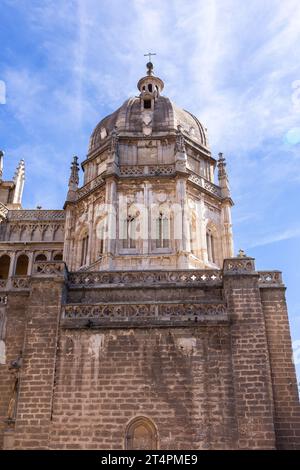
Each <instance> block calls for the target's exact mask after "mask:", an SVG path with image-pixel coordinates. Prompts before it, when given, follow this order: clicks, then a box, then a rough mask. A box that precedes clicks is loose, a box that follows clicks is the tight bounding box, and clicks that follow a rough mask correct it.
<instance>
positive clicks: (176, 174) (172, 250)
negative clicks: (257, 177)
mask: <svg viewBox="0 0 300 470" xmlns="http://www.w3.org/2000/svg"><path fill="white" fill-rule="evenodd" d="M137 86H138V90H139V96H136V97H132V98H129V99H128V100H126V101H125V102H124V104H123V105H122V106H121V107H120V108H119V109H117V110H116V111H115V112H114V113H112V114H111V115H109V116H107V117H105V118H104V119H102V120H101V121H100V122H99V124H98V125H97V126H96V128H95V130H94V131H93V133H92V135H91V138H90V143H89V149H88V154H87V158H86V159H85V160H84V161H83V162H82V169H83V171H84V184H83V186H82V187H81V188H79V187H78V182H79V178H78V173H79V166H78V163H77V157H75V158H74V161H73V163H72V167H71V176H70V180H69V191H68V196H67V200H66V203H65V209H66V231H65V244H64V260H65V261H66V263H67V266H68V267H69V269H71V270H73V271H74V270H89V269H91V270H93V271H95V270H98V269H99V270H109V269H135V270H136V269H183V268H217V267H218V268H221V267H222V265H223V260H224V259H225V258H229V257H232V256H233V242H232V228H231V206H232V204H233V203H232V200H231V198H230V191H229V185H228V178H227V173H226V163H225V159H224V158H223V156H222V154H219V160H218V162H217V161H216V159H214V158H213V156H212V154H211V151H210V148H209V144H208V138H207V134H206V129H205V127H204V126H203V125H202V124H201V123H200V122H199V120H198V119H197V118H196V117H195V116H193V115H192V114H191V113H189V112H188V111H185V110H183V109H181V108H179V107H177V106H176V105H175V104H174V103H173V102H172V101H171V100H170V99H169V98H167V97H165V96H163V95H162V94H161V93H162V91H163V88H164V82H163V81H162V80H161V79H160V78H158V77H156V76H154V74H153V65H152V63H151V62H149V63H148V64H147V74H146V76H145V77H142V78H141V79H140V80H139V82H138V85H137ZM217 164H218V184H215V183H214V172H215V169H216V166H217Z"/></svg>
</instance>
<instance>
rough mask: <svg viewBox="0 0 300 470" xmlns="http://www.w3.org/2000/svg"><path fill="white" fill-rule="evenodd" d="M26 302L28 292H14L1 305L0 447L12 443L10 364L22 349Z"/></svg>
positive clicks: (11, 374)
mask: <svg viewBox="0 0 300 470" xmlns="http://www.w3.org/2000/svg"><path fill="white" fill-rule="evenodd" d="M27 304H28V293H26V292H14V293H9V294H8V295H7V305H6V306H5V307H2V308H3V310H4V309H5V316H6V322H5V323H6V328H5V330H6V331H5V334H4V342H5V349H6V358H5V359H6V361H5V364H1V365H0V448H2V447H4V448H6V447H10V445H11V444H12V443H13V436H14V432H13V430H14V425H13V423H11V424H8V423H7V422H6V419H7V413H8V407H9V402H10V399H11V398H12V395H13V391H12V388H13V386H14V380H15V372H14V371H13V370H10V364H11V362H12V361H14V360H16V359H18V357H19V356H20V352H21V351H22V350H23V344H24V333H25V325H26V319H27Z"/></svg>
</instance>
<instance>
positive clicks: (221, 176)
mask: <svg viewBox="0 0 300 470" xmlns="http://www.w3.org/2000/svg"><path fill="white" fill-rule="evenodd" d="M218 180H219V186H220V188H221V194H222V197H230V188H229V180H228V175H227V170H226V160H225V158H224V157H223V153H221V152H220V153H219V160H218Z"/></svg>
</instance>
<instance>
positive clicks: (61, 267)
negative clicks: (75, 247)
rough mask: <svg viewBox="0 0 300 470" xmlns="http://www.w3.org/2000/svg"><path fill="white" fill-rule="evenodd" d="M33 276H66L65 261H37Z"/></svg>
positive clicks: (34, 265)
mask: <svg viewBox="0 0 300 470" xmlns="http://www.w3.org/2000/svg"><path fill="white" fill-rule="evenodd" d="M33 275H34V276H35V277H37V276H41V277H46V276H48V277H49V276H50V277H52V276H66V275H67V270H66V265H65V263H64V261H36V262H35V263H34V264H33Z"/></svg>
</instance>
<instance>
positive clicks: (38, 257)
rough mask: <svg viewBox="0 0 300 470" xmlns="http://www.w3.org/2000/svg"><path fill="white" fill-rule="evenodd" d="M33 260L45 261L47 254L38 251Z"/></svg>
mask: <svg viewBox="0 0 300 470" xmlns="http://www.w3.org/2000/svg"><path fill="white" fill-rule="evenodd" d="M35 261H47V256H46V255H44V254H43V253H40V254H39V255H37V256H36V257H35Z"/></svg>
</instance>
